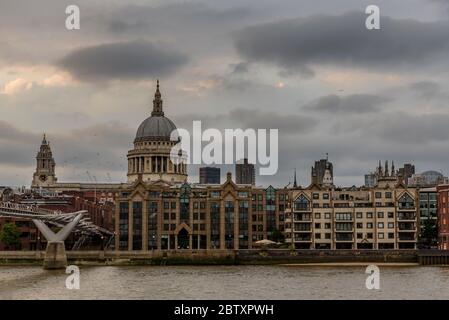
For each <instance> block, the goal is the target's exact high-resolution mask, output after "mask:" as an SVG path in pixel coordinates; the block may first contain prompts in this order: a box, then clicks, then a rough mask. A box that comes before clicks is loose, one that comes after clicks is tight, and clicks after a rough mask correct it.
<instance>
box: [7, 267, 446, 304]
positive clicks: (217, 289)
mask: <svg viewBox="0 0 449 320" xmlns="http://www.w3.org/2000/svg"><path fill="white" fill-rule="evenodd" d="M380 270H381V275H380V285H381V288H380V290H367V289H366V288H365V280H366V277H367V276H368V275H367V274H365V267H364V266H360V267H359V266H357V267H355V266H342V267H336V266H325V267H318V266H294V267H293V266H163V267H162V266H161V267H155V266H142V267H81V281H80V285H81V287H80V289H79V290H68V289H66V287H65V281H66V277H67V275H66V274H65V271H64V270H58V271H47V270H43V269H42V268H40V267H0V299H449V267H418V266H416V267H413V266H412V267H397V266H395V267H390V266H388V267H380Z"/></svg>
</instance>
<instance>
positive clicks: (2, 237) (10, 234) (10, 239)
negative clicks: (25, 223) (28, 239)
mask: <svg viewBox="0 0 449 320" xmlns="http://www.w3.org/2000/svg"><path fill="white" fill-rule="evenodd" d="M20 234H21V232H20V230H19V228H18V227H17V226H16V225H15V223H13V222H8V223H5V225H4V226H3V229H2V231H1V232H0V241H1V242H2V243H3V244H4V245H5V246H6V247H12V246H16V245H18V244H19V243H20Z"/></svg>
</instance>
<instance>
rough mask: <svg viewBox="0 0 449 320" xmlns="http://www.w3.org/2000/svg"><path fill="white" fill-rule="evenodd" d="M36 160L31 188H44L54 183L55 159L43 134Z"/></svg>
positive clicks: (55, 179) (55, 180)
mask: <svg viewBox="0 0 449 320" xmlns="http://www.w3.org/2000/svg"><path fill="white" fill-rule="evenodd" d="M36 162H37V166H36V172H35V173H34V174H33V182H32V183H31V188H33V189H34V188H40V187H43V188H45V187H49V186H52V185H54V184H55V183H56V182H57V180H58V179H57V178H56V175H55V160H54V159H53V154H52V152H51V148H50V143H49V142H48V141H47V137H46V135H45V134H44V137H43V139H42V143H41V147H40V150H39V152H38V153H37V156H36Z"/></svg>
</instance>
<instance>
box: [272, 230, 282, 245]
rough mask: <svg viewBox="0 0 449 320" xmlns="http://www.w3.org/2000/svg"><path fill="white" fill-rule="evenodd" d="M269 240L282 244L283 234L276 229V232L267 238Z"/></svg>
mask: <svg viewBox="0 0 449 320" xmlns="http://www.w3.org/2000/svg"><path fill="white" fill-rule="evenodd" d="M269 240H271V241H274V242H280V243H283V242H284V241H285V236H284V234H283V233H282V232H281V231H279V230H278V229H276V230H274V231H273V233H272V234H271V236H270V237H269Z"/></svg>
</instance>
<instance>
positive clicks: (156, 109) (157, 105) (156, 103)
mask: <svg viewBox="0 0 449 320" xmlns="http://www.w3.org/2000/svg"><path fill="white" fill-rule="evenodd" d="M151 115H152V116H159V117H161V116H164V111H162V99H161V92H160V91H159V79H158V80H157V86H156V93H155V94H154V100H153V111H152V112H151Z"/></svg>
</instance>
